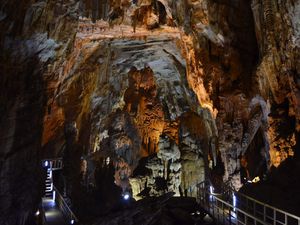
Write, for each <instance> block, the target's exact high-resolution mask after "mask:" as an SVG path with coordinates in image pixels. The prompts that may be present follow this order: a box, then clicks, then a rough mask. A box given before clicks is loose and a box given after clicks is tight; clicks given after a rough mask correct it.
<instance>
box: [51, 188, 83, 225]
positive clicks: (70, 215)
mask: <svg viewBox="0 0 300 225" xmlns="http://www.w3.org/2000/svg"><path fill="white" fill-rule="evenodd" d="M53 190H54V191H55V193H56V194H55V202H56V203H57V205H58V207H59V209H60V210H61V211H62V213H63V215H64V216H65V217H67V219H69V220H70V221H71V220H74V222H78V221H79V220H78V218H77V217H76V216H75V214H74V213H73V212H72V210H71V209H70V207H69V206H68V204H67V203H66V201H65V199H64V198H63V196H62V195H61V194H60V192H59V191H58V189H57V188H56V187H55V186H54V185H53Z"/></svg>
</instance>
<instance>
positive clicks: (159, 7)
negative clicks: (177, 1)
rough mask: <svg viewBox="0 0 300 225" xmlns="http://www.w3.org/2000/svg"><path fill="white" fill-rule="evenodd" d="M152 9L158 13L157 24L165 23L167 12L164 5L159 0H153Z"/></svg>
mask: <svg viewBox="0 0 300 225" xmlns="http://www.w3.org/2000/svg"><path fill="white" fill-rule="evenodd" d="M154 10H155V11H156V13H157V14H158V17H159V24H166V23H167V12H166V8H165V6H164V5H163V4H162V3H161V2H160V1H155V7H154Z"/></svg>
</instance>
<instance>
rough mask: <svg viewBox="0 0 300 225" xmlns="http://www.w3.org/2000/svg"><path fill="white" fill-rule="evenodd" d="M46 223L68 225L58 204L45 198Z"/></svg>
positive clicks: (47, 224) (49, 224)
mask: <svg viewBox="0 0 300 225" xmlns="http://www.w3.org/2000/svg"><path fill="white" fill-rule="evenodd" d="M43 209H44V212H45V220H46V221H45V222H46V225H67V224H68V223H67V222H66V220H65V219H64V217H63V214H62V213H61V211H60V210H59V208H58V206H57V205H56V204H55V202H53V201H52V200H51V199H46V198H43Z"/></svg>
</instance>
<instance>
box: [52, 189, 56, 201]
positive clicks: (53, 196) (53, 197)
mask: <svg viewBox="0 0 300 225" xmlns="http://www.w3.org/2000/svg"><path fill="white" fill-rule="evenodd" d="M55 197H56V192H55V191H53V195H52V201H53V202H55Z"/></svg>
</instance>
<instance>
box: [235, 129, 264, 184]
mask: <svg viewBox="0 0 300 225" xmlns="http://www.w3.org/2000/svg"><path fill="white" fill-rule="evenodd" d="M263 132H264V131H263V130H262V129H261V128H260V129H259V130H258V131H257V133H256V134H255V136H254V138H253V140H252V142H251V143H250V145H249V146H248V149H247V151H246V152H245V154H244V155H243V156H242V157H241V159H240V163H241V178H242V179H241V180H242V182H243V183H245V182H247V181H248V180H249V181H251V180H253V179H254V178H255V177H260V179H261V178H262V177H263V175H264V174H265V173H266V172H267V171H268V165H267V159H266V156H265V155H266V153H265V152H266V151H267V150H266V149H265V141H264V138H263Z"/></svg>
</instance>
